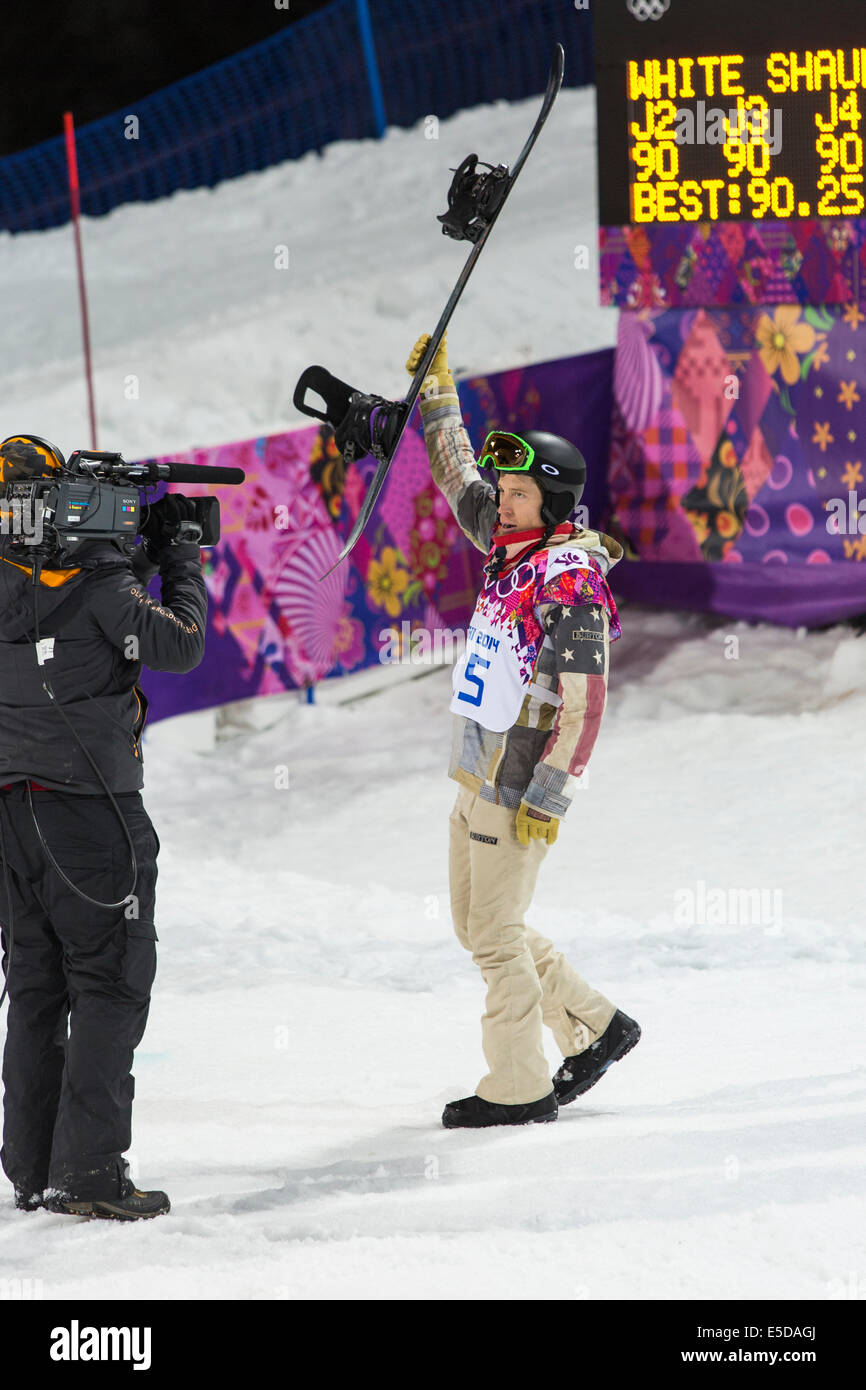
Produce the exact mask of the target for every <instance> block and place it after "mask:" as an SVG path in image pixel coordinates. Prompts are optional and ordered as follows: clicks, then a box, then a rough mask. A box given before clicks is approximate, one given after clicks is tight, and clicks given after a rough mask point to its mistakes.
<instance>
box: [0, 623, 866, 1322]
mask: <svg viewBox="0 0 866 1390" xmlns="http://www.w3.org/2000/svg"><path fill="white" fill-rule="evenodd" d="M623 625H624V633H625V635H624V637H623V638H622V640H621V642H619V643H617V644H616V646H615V647H614V649H613V654H612V679H611V689H610V699H609V705H608V710H607V713H606V715H605V722H604V725H603V727H602V732H601V736H600V740H599V743H598V744H597V747H596V750H595V752H594V754H593V758H592V762H591V765H590V768H589V772H588V778H589V782H588V785H587V786H586V787H585V788H583V789H582V790H581V791H580V792H579V793H578V795H577V798H576V801H575V804H574V805H573V807H572V809H571V811H570V812H569V815H568V817H567V818H566V820H565V821H564V823H563V827H562V829H561V831H560V835H559V839H558V841H557V843H556V845H554V846H553V848H552V849H551V850H550V852H549V854H548V856H547V858H546V860H545V863H544V865H543V866H542V871H541V876H540V880H539V887H538V891H537V894H536V898H535V902H534V904H533V907H532V910H531V914H530V918H529V920H530V921H531V922H532V924H533V925H535V926H536V927H537V928H538V929H540V930H542V931H545V932H546V933H547V934H549V935H550V936H552V937H553V939H554V940H555V941H556V943H557V945H558V946H559V947H560V948H561V949H563V950H565V951H566V952H567V954H568V955H569V957H570V958H571V959H572V960H573V962H574V963H575V965H576V966H577V968H578V969H579V970H580V971H581V973H582V974H583V975H584V976H585V977H586V978H588V979H589V980H590V981H591V982H592V983H593V984H595V985H596V986H597V987H598V988H600V989H602V990H603V991H604V992H605V993H607V994H608V995H609V997H611V998H612V999H614V1000H615V1001H616V1002H617V1004H619V1005H620V1006H621V1007H622V1008H624V1009H625V1010H626V1011H627V1012H628V1013H629V1014H631V1015H632V1016H633V1017H635V1018H637V1019H638V1020H639V1021H640V1023H641V1025H642V1027H643V1037H642V1039H641V1042H640V1043H639V1045H638V1047H637V1048H636V1049H635V1051H634V1052H633V1053H631V1054H630V1056H629V1057H627V1058H626V1059H624V1060H623V1061H622V1062H621V1063H619V1064H618V1065H617V1066H615V1067H614V1068H613V1069H612V1070H611V1072H609V1073H608V1075H607V1076H606V1077H604V1078H603V1079H602V1080H601V1082H600V1083H599V1084H598V1085H597V1086H596V1088H595V1089H593V1090H592V1091H591V1092H589V1093H588V1094H587V1095H586V1096H585V1097H583V1098H582V1099H580V1100H578V1101H576V1102H574V1103H573V1104H572V1105H570V1106H568V1107H566V1108H563V1109H562V1110H561V1111H560V1115H559V1119H558V1121H557V1123H556V1124H554V1125H539V1126H529V1127H528V1128H523V1129H516V1130H507V1129H496V1130H489V1131H485V1132H471V1131H447V1130H444V1129H442V1128H441V1125H440V1115H441V1110H442V1107H443V1105H444V1103H445V1102H446V1101H448V1100H451V1099H454V1098H456V1097H459V1096H463V1095H467V1094H469V1093H471V1092H472V1091H473V1090H474V1088H475V1085H476V1084H477V1082H478V1080H479V1079H480V1077H481V1076H482V1075H483V1073H484V1071H485V1070H486V1068H485V1065H484V1059H483V1056H482V1054H481V1047H480V1025H479V1017H480V1015H481V1013H482V1011H483V1008H484V987H483V982H482V980H481V977H480V974H479V973H478V971H477V969H476V968H475V967H474V965H473V964H472V961H471V959H470V957H469V956H468V955H467V954H466V953H464V952H463V951H462V949H461V948H460V946H459V945H458V944H457V942H456V940H455V939H454V937H453V935H452V929H451V922H450V915H449V907H448V891H447V828H448V812H449V809H450V806H451V803H452V801H453V798H454V792H455V788H454V785H453V783H450V782H449V781H448V780H447V778H446V776H445V764H446V761H447V744H448V736H449V727H448V725H449V716H448V714H447V705H448V694H449V684H448V682H449V673H448V671H447V669H433V670H429V671H428V670H426V669H425V668H423V667H422V668H413V667H404V668H388V669H383V671H382V672H380V673H378V675H376V674H375V673H374V675H371V674H370V673H362V674H361V675H359V676H358V677H357V678H354V677H350V678H348V679H347V680H345V681H342V682H334V683H328V684H327V685H326V686H323V687H320V689H319V694H318V698H319V701H320V702H319V703H318V704H316V705H311V706H310V705H305V704H302V703H300V701H299V700H298V698H297V697H296V696H294V695H288V696H285V697H278V698H274V699H273V700H270V701H269V700H263V701H260V702H259V703H258V705H257V706H256V715H257V718H258V720H259V723H260V724H261V725H263V726H264V725H265V724H269V725H270V727H261V728H260V729H259V731H258V732H255V733H247V734H237V733H236V734H235V736H234V737H233V738H232V739H231V740H228V739H223V740H222V741H219V742H216V743H214V742H213V740H212V738H211V732H212V730H211V729H210V728H209V721H211V723H212V716H208V715H194V716H184V717H183V718H180V719H177V720H167V721H164V722H162V723H160V724H158V725H156V726H155V727H154V728H153V729H152V730H151V731H150V732H149V734H147V735H146V743H145V761H146V792H145V799H146V804H147V805H148V807H149V810H150V813H151V816H152V818H153V820H154V823H155V825H156V828H157V832H158V834H159V836H160V839H161V841H162V853H161V856H160V861H159V863H160V879H159V885H158V895H157V926H158V930H159V934H160V947H159V951H160V965H159V972H158V977H157V983H156V988H155V994H154V1002H153V1007H152V1010H151V1018H150V1022H149V1025H148V1030H147V1033H146V1035H145V1039H144V1043H143V1045H142V1048H141V1049H140V1051H139V1053H138V1055H137V1060H136V1066H135V1071H136V1077H137V1095H136V1102H135V1117H134V1150H133V1157H134V1172H135V1174H136V1176H137V1179H138V1181H139V1183H140V1184H142V1185H144V1186H148V1185H149V1186H164V1187H165V1188H166V1189H167V1190H168V1192H169V1194H170V1196H171V1198H172V1202H173V1210H172V1212H171V1214H170V1215H169V1216H167V1217H164V1218H160V1219H158V1220H156V1221H154V1222H141V1223H138V1224H136V1225H131V1226H118V1225H114V1224H112V1223H98V1222H88V1221H87V1220H85V1219H83V1218H70V1217H60V1216H52V1215H49V1214H47V1213H45V1212H37V1213H35V1214H32V1215H28V1214H25V1213H21V1212H16V1211H15V1210H14V1209H13V1207H12V1202H11V1188H9V1187H8V1186H7V1187H6V1188H5V1189H3V1191H0V1265H2V1270H3V1277H4V1279H5V1280H6V1281H8V1283H7V1287H8V1288H10V1289H12V1290H14V1289H15V1288H22V1289H23V1288H30V1289H32V1288H34V1287H36V1288H37V1289H39V1291H40V1292H41V1293H42V1296H43V1297H45V1298H46V1299H64V1300H68V1299H79V1298H85V1299H86V1298H116V1297H120V1298H124V1299H136V1300H141V1299H189V1298H217V1299H229V1298H233V1299H308V1298H313V1299H320V1298H326V1299H350V1298H351V1299H381V1298H398V1299H421V1298H430V1299H485V1298H497V1299H513V1298H519V1299H527V1300H534V1299H546V1300H562V1299H564V1300H566V1301H567V1302H570V1301H572V1300H577V1299H586V1300H593V1299H657V1298H662V1299H671V1300H675V1299H681V1298H691V1297H697V1298H702V1299H709V1298H722V1299H731V1298H736V1297H744V1298H748V1299H763V1298H767V1297H777V1298H786V1299H796V1298H817V1299H824V1298H834V1297H840V1296H846V1297H851V1296H852V1294H851V1281H852V1278H853V1279H854V1281H855V1283H856V1281H857V1280H859V1281H860V1284H859V1288H860V1293H859V1296H860V1297H862V1296H863V1294H864V1292H866V1290H864V1288H863V1284H862V1280H863V1272H862V1269H863V1265H862V1253H863V1246H862V1232H863V1219H864V1194H866V1139H864V1128H863V1122H864V1114H866V1063H864V1056H863V1045H862V1032H863V1004H864V998H866V995H864V989H866V929H864V904H863V891H862V883H861V873H860V870H861V864H862V839H863V811H862V806H863V801H862V797H863V791H862V768H863V732H862V730H863V726H864V720H866V638H857V637H855V635H854V634H853V631H852V630H851V629H850V628H844V627H840V628H837V629H834V630H832V631H828V632H825V633H816V634H812V635H810V636H806V635H804V634H801V635H796V634H793V633H789V632H787V631H782V630H777V629H771V628H763V627H749V626H747V625H745V624H740V625H725V624H723V623H720V622H718V621H717V620H713V619H705V618H701V617H697V616H690V615H670V616H668V615H660V614H653V613H649V612H646V611H642V610H640V609H637V608H634V607H630V606H624V609H623ZM733 638H736V639H737V641H736V642H734V641H732V640H731V639H733ZM726 653H732V655H726ZM407 677H418V678H417V679H407ZM376 685H380V686H381V687H382V688H380V689H378V690H376V689H375V686H376ZM286 772H287V773H288V776H287V777H286ZM286 783H287V785H286ZM701 885H703V887H701ZM740 890H759V891H760V892H763V893H764V895H765V897H764V898H763V899H761V902H762V903H764V904H766V906H767V907H768V909H769V910H768V911H767V912H764V911H763V908H762V909H761V911H757V910H756V911H755V912H754V913H753V915H752V917H751V918H750V919H748V920H746V921H743V920H742V918H741V917H736V915H735V914H733V913H732V912H730V911H729V910H728V909H727V908H724V904H726V903H728V902H729V901H730V900H731V895H734V896H736V895H737V894H738V893H739V892H740ZM702 893H703V895H704V900H705V901H707V902H709V901H710V895H711V894H716V900H718V895H719V894H720V893H721V895H722V898H723V911H722V912H721V913H718V912H717V913H716V914H715V919H714V918H713V916H712V915H710V914H709V913H705V914H702V913H701V911H700V908H699V907H698V909H697V910H696V911H695V912H694V913H692V916H691V920H690V921H689V920H685V919H684V914H683V902H684V900H685V901H686V902H688V895H689V894H691V895H692V897H693V901H694V902H695V903H699V902H700V895H701V894H702ZM702 916H703V917H704V920H701V918H702ZM3 1026H4V1025H3V1022H2V1021H0V1032H2V1029H3ZM547 1047H548V1055H549V1059H550V1065H551V1069H553V1068H554V1067H555V1066H557V1065H558V1062H559V1058H558V1056H557V1055H556V1052H555V1049H554V1047H553V1043H552V1040H551V1039H550V1038H548V1039H547ZM28 1280H29V1281H38V1282H37V1283H36V1284H35V1285H34V1284H33V1283H32V1282H31V1283H30V1284H27V1283H26V1281H28ZM15 1281H19V1283H16V1282H15ZM854 1296H857V1295H856V1294H855V1295H854Z"/></svg>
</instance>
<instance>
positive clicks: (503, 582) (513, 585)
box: [493, 563, 537, 598]
mask: <svg viewBox="0 0 866 1390" xmlns="http://www.w3.org/2000/svg"><path fill="white" fill-rule="evenodd" d="M536 573H537V571H536V569H535V566H534V565H530V564H528V563H527V564H523V565H518V566H517V569H514V570H512V571H511V573H510V574H506V575H503V576H502V578H501V579H497V580H496V583H495V584H494V586H493V592H494V593H495V594H496V597H497V598H508V597H509V595H510V594H517V593H520V591H521V589H528V588H529V586H530V584H534V583H535V578H536Z"/></svg>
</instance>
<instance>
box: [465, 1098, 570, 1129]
mask: <svg viewBox="0 0 866 1390" xmlns="http://www.w3.org/2000/svg"><path fill="white" fill-rule="evenodd" d="M558 1109H559V1107H558V1105H557V1103H556V1096H555V1095H554V1093H553V1091H551V1092H550V1095H549V1096H542V1098H541V1100H534V1101H532V1102H531V1103H530V1104H529V1105H497V1104H495V1102H494V1101H492V1100H482V1099H481V1096H467V1097H466V1098H465V1100H452V1101H450V1102H449V1104H448V1105H446V1107H445V1109H444V1110H443V1111H442V1123H443V1125H444V1126H445V1128H446V1129H483V1128H486V1127H487V1126H488V1125H533V1124H547V1123H549V1122H550V1121H551V1120H555V1119H556V1116H557V1111H558Z"/></svg>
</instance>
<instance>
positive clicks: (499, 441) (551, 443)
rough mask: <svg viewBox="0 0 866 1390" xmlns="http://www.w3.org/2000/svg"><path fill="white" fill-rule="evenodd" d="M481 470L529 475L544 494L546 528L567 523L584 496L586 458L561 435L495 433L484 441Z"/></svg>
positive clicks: (500, 431)
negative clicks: (487, 469)
mask: <svg viewBox="0 0 866 1390" xmlns="http://www.w3.org/2000/svg"><path fill="white" fill-rule="evenodd" d="M479 467H481V468H495V469H496V471H497V472H499V473H528V474H529V476H530V478H534V479H535V481H536V482H537V483H538V485H539V487H540V488H541V491H542V492H543V494H544V499H543V502H542V507H541V519H542V521H544V522H545V524H546V525H547V526H558V525H559V523H560V522H561V521H566V520H567V518H568V517H569V516H570V515H571V513H572V512H573V511H574V509H575V507H576V506H577V504H578V502H579V501H580V499H581V497H582V495H583V489H584V485H585V483H586V459H585V458H584V457H583V454H582V453H581V452H580V450H579V449H578V448H576V447H575V446H574V444H570V443H569V441H568V440H567V439H563V438H562V437H561V436H560V435H558V434H547V433H545V431H544V430H527V431H525V433H523V434H511V433H508V432H507V431H505V430H493V431H492V432H491V433H490V434H488V436H487V438H486V439H485V441H484V448H483V449H482V451H481V459H480V461H479Z"/></svg>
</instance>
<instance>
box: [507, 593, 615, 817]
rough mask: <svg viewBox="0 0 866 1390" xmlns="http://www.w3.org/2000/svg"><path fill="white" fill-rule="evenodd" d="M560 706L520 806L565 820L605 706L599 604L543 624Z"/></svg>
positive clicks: (555, 614) (604, 628)
mask: <svg viewBox="0 0 866 1390" xmlns="http://www.w3.org/2000/svg"><path fill="white" fill-rule="evenodd" d="M545 626H546V627H547V631H548V637H549V640H550V641H551V643H552V645H553V648H554V651H555V665H556V674H557V682H558V694H559V699H560V704H559V707H558V709H557V712H556V718H555V721H554V725H553V728H552V730H551V732H550V737H549V738H548V740H547V743H546V744H545V747H544V752H543V753H542V755H541V759H540V760H539V762H537V763H536V765H535V769H534V771H533V774H532V781H531V782H530V784H529V787H528V788H527V790H526V794H525V796H524V800H525V801H526V802H528V804H529V805H530V806H533V807H535V809H536V810H537V811H542V812H544V813H545V815H548V816H564V815H565V812H566V811H567V810H568V808H569V806H570V805H571V799H572V796H573V794H574V791H575V790H576V788H577V787H578V786H579V785H580V782H579V781H578V780H577V779H579V778H580V777H581V774H582V773H583V770H584V768H585V767H586V765H587V763H588V762H589V757H590V754H591V752H592V750H593V747H594V745H595V741H596V739H597V737H598V731H599V728H600V726H601V718H602V715H603V714H604V707H605V703H606V700H607V671H608V617H607V613H606V612H605V610H604V608H603V607H602V606H601V604H587V605H580V606H572V607H570V608H569V607H558V608H554V609H553V610H551V613H550V615H549V616H548V619H547V622H546V623H545Z"/></svg>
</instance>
